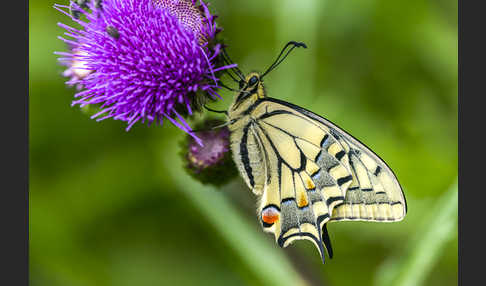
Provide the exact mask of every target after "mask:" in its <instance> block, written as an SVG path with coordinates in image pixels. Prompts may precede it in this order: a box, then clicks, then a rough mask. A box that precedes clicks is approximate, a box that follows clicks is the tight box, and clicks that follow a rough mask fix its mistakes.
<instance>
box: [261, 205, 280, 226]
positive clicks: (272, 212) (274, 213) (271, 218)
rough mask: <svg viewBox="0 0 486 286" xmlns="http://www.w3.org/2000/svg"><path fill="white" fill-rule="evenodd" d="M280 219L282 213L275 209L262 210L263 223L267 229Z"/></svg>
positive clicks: (271, 207) (270, 207) (272, 207)
mask: <svg viewBox="0 0 486 286" xmlns="http://www.w3.org/2000/svg"><path fill="white" fill-rule="evenodd" d="M279 218H280V211H279V210H278V209H277V208H276V207H274V206H269V207H266V208H265V209H264V210H262V221H263V225H264V226H266V227H269V226H271V225H272V224H274V223H275V222H276V221H278V219H279Z"/></svg>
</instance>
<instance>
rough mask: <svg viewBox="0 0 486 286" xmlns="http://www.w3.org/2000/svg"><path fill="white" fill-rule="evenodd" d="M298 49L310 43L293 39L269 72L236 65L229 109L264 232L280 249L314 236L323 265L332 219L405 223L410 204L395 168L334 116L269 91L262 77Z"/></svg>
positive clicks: (236, 154) (238, 157) (240, 163)
mask: <svg viewBox="0 0 486 286" xmlns="http://www.w3.org/2000/svg"><path fill="white" fill-rule="evenodd" d="M289 47H290V49H288V48H289ZM296 47H304V48H306V46H305V44H304V43H299V42H293V41H292V42H289V43H288V44H287V45H286V46H285V47H284V48H283V49H282V52H281V53H280V55H279V56H278V57H277V60H276V61H275V62H274V63H273V64H272V65H271V66H270V67H269V68H268V69H267V71H266V72H264V73H258V72H252V73H249V74H248V75H246V76H245V75H244V74H243V73H242V72H241V70H239V69H238V68H235V69H234V70H233V72H234V73H235V74H236V75H237V76H238V77H239V78H240V79H239V80H237V79H235V78H234V76H232V78H233V79H234V80H237V81H238V83H239V87H240V88H239V90H237V91H238V92H237V94H236V96H235V98H234V101H233V103H232V104H231V105H230V107H229V109H228V110H227V111H226V112H225V113H226V114H227V117H228V122H227V125H228V128H229V130H230V134H231V135H230V144H231V150H232V156H233V159H234V162H235V163H236V166H237V167H238V170H239V172H240V174H241V176H242V177H243V179H244V181H245V182H246V184H247V185H248V187H249V188H250V189H251V190H252V191H253V193H254V194H255V195H256V196H257V197H258V199H259V202H258V210H257V214H258V217H259V220H260V223H261V225H262V227H263V230H264V231H265V232H270V233H273V234H274V236H275V240H276V242H277V243H278V245H279V246H280V247H286V246H288V245H289V244H291V243H292V242H294V241H296V240H301V239H305V240H310V241H311V242H313V243H314V245H315V246H316V247H317V249H318V251H319V254H320V256H321V259H322V262H323V263H324V248H325V249H326V250H327V253H328V256H329V257H330V258H332V256H333V251H332V247H331V242H330V238H329V234H328V231H327V227H326V224H327V223H330V222H335V221H376V222H394V221H400V220H402V219H403V218H404V216H405V214H406V212H407V204H406V200H405V196H404V194H403V191H402V188H401V186H400V184H399V182H398V180H397V178H396V176H395V175H394V173H393V171H392V170H391V169H390V168H389V167H388V166H387V164H386V163H385V162H384V161H383V160H382V159H380V157H378V156H377V155H376V154H375V153H374V152H373V151H371V150H370V149H369V148H368V147H366V146H365V145H364V144H362V143H361V142H360V141H358V140H357V139H355V138H354V137H353V136H351V135H350V134H348V133H346V132H345V131H344V130H343V129H341V128H339V127H338V126H337V125H335V124H333V123H332V122H330V121H329V120H327V119H325V118H323V117H321V116H319V115H317V114H315V113H313V112H311V111H309V110H307V109H305V108H302V107H299V106H297V105H294V104H292V103H289V102H286V101H283V100H279V99H276V98H271V97H268V96H267V95H266V92H265V89H264V84H263V78H264V77H265V75H266V74H268V73H269V72H270V71H271V70H273V69H274V68H275V67H277V66H278V65H279V64H280V63H281V62H282V61H283V60H284V59H285V57H287V55H288V54H289V53H290V52H291V51H292V50H293V49H294V48H296ZM285 51H287V53H286V54H285V55H284V52H285ZM224 54H225V61H226V62H231V59H230V58H229V56H227V53H226V52H224ZM230 75H231V74H230Z"/></svg>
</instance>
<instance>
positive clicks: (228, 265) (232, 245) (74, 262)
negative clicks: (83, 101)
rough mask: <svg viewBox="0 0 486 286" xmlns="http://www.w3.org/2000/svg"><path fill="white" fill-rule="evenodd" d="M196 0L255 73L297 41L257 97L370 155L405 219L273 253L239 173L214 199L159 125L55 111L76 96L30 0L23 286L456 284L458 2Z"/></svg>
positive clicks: (340, 227) (339, 227)
mask: <svg viewBox="0 0 486 286" xmlns="http://www.w3.org/2000/svg"><path fill="white" fill-rule="evenodd" d="M66 2H67V1H66ZM211 3H212V5H211V9H213V10H214V11H217V13H218V14H219V16H220V17H219V18H218V20H219V24H220V25H221V26H222V27H223V28H224V31H223V34H222V35H223V37H224V38H225V40H226V42H227V43H228V44H229V47H228V52H229V53H230V54H231V56H232V58H233V59H234V60H235V61H237V62H238V63H239V64H240V67H241V69H242V70H243V71H245V72H249V71H251V70H255V69H256V70H260V71H261V70H264V69H265V68H266V67H267V66H268V65H269V64H270V63H271V62H272V61H273V60H274V58H275V57H276V55H277V52H278V51H279V50H280V49H281V47H282V46H283V45H284V44H285V43H286V42H287V41H289V40H296V41H303V42H305V43H306V44H307V45H308V46H309V48H308V49H305V50H300V49H299V50H296V51H295V52H294V53H293V54H292V55H291V56H290V57H289V58H288V59H287V60H286V61H285V62H284V63H283V64H282V65H281V66H279V68H278V69H276V70H275V71H273V72H272V73H271V74H270V75H268V77H267V78H266V79H265V84H266V88H267V92H268V93H269V95H270V96H272V97H276V98H280V99H283V100H287V101H290V102H292V103H295V104H297V105H301V106H303V107H305V108H308V109H311V110H313V111H315V112H316V113H318V114H320V115H322V116H324V117H326V118H328V119H329V120H331V121H333V122H334V123H336V124H338V125H339V126H340V127H342V128H343V129H345V130H347V131H348V132H350V133H351V134H353V135H354V136H355V137H357V138H359V139H360V140H361V141H362V142H364V143H365V144H366V145H367V146H369V147H371V148H372V149H373V150H375V151H376V152H377V153H378V154H379V155H380V156H381V157H382V158H384V159H385V161H386V162H387V163H388V164H389V165H390V167H391V168H392V169H393V170H394V171H395V173H396V174H397V177H398V179H399V180H400V182H401V184H402V186H403V188H404V191H405V194H406V197H407V202H408V209H409V213H408V214H407V217H406V218H405V220H404V221H403V222H400V223H393V224H379V223H364V222H347V223H345V222H343V223H335V224H330V226H329V228H328V229H329V231H330V235H331V239H332V241H333V247H334V252H335V257H334V258H333V259H332V260H327V262H326V264H325V265H322V264H321V262H320V258H319V255H318V254H317V253H316V250H315V248H314V246H313V245H311V244H310V243H309V242H308V241H299V242H296V243H295V244H293V245H291V246H290V247H288V248H286V249H280V248H279V247H278V246H277V245H276V244H275V243H274V241H273V237H271V236H270V235H268V234H265V233H263V231H262V230H261V228H260V226H259V223H258V220H257V218H256V216H255V197H254V195H253V194H252V193H251V191H250V190H248V189H247V187H246V185H245V184H244V183H243V182H242V181H241V179H239V178H238V179H235V180H233V181H231V182H230V183H228V184H227V185H225V186H223V187H221V188H219V189H218V190H212V189H211V188H209V187H206V186H202V185H200V184H198V183H196V182H195V181H193V180H191V179H188V177H187V175H186V174H185V172H184V170H183V167H182V161H181V159H180V158H179V157H178V156H176V154H177V153H178V152H180V150H179V149H178V148H179V147H178V142H181V141H182V138H183V137H184V134H182V132H180V131H179V130H178V129H177V128H174V127H172V126H171V125H170V123H167V124H165V125H164V126H163V127H157V126H151V127H150V128H147V127H146V126H143V125H135V126H134V128H133V130H131V131H130V132H128V133H127V132H125V130H124V129H125V124H124V123H123V122H118V121H113V120H107V121H103V122H96V121H94V120H91V119H89V116H88V115H87V114H86V113H88V114H89V113H91V112H92V110H88V111H82V110H80V109H79V108H77V107H75V108H72V107H70V103H71V101H72V99H73V96H72V95H73V94H74V92H75V90H74V89H69V88H66V87H65V86H64V81H65V79H64V78H62V76H61V73H62V71H63V67H62V66H60V65H58V64H57V63H56V56H55V55H53V52H54V51H61V50H65V46H64V44H63V43H62V42H61V41H60V40H58V39H57V38H56V37H57V36H58V35H61V34H62V33H63V30H62V29H60V28H58V27H57V26H56V23H57V22H64V23H66V22H68V19H67V18H66V17H65V16H63V15H61V14H60V13H59V12H57V11H55V10H54V9H53V8H52V6H51V5H52V3H47V2H45V1H38V0H34V1H30V2H29V5H30V6H29V13H30V15H29V25H30V27H29V28H30V31H29V33H30V34H29V40H30V50H29V56H30V57H29V78H30V86H29V89H30V95H29V96H30V97H29V100H30V108H29V120H30V134H29V137H30V153H29V155H30V173H29V174H30V195H29V196H30V221H29V222H30V268H31V275H30V277H31V284H32V285H33V286H36V285H49V286H56V285H62V286H71V285H73V286H74V285H83V286H85V285H116V286H123V285H173V284H176V283H177V284H179V285H228V284H231V285H271V284H275V283H277V282H278V281H287V282H289V284H293V283H292V282H293V281H300V282H299V283H302V284H310V285H314V284H315V285H343V286H345V285H356V284H357V283H359V284H360V285H419V283H422V285H455V284H456V281H457V231H456V229H457V217H456V211H457V210H456V208H455V207H456V206H457V203H456V202H457V201H456V200H457V187H456V188H454V184H455V180H456V177H457V139H458V137H457V5H456V4H457V3H456V2H454V1H450V0H446V1H419V0H408V1H404V0H401V1H400V0H399V1H385V0H371V1H361V0H350V1H321V0H306V1H294V0H283V1H282V0H273V1H257V0H248V1H223V0H212V1H211ZM227 82H229V81H228V80H227ZM222 95H223V98H224V100H223V101H222V102H218V103H214V104H211V105H210V106H211V107H212V108H214V109H224V108H226V107H227V106H228V105H229V103H230V101H231V100H232V94H231V93H230V92H223V93H222ZM451 185H452V186H453V187H450V186H451ZM304 281H305V283H304ZM410 281H412V282H410ZM279 283H280V282H279ZM380 283H381V284H380ZM407 283H408V284H407ZM410 283H412V284H410Z"/></svg>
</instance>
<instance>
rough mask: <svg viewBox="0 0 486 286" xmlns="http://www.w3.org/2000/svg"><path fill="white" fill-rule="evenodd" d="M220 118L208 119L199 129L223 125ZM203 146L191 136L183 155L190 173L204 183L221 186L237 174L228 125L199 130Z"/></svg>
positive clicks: (198, 133) (198, 134)
mask: <svg viewBox="0 0 486 286" xmlns="http://www.w3.org/2000/svg"><path fill="white" fill-rule="evenodd" d="M222 123H224V122H222V121H220V120H206V121H205V122H203V123H202V124H201V125H199V126H198V129H200V128H201V129H209V128H212V127H215V126H218V125H221V124H222ZM197 136H198V137H199V138H200V139H201V140H202V142H203V146H201V145H199V144H197V143H196V141H195V140H194V138H192V137H189V136H188V138H187V141H186V143H185V145H186V146H185V148H183V150H185V151H184V152H183V153H182V155H183V156H184V159H185V160H186V169H187V170H188V173H189V174H190V175H191V176H192V177H194V178H195V179H197V180H198V181H200V182H201V183H204V184H207V183H209V184H213V185H216V186H220V185H222V184H224V183H226V182H227V181H228V180H229V179H231V178H233V177H234V176H236V174H237V171H236V168H235V165H234V162H233V160H232V158H231V152H230V140H229V139H230V132H229V129H228V128H227V127H222V128H218V129H213V130H206V131H198V132H197Z"/></svg>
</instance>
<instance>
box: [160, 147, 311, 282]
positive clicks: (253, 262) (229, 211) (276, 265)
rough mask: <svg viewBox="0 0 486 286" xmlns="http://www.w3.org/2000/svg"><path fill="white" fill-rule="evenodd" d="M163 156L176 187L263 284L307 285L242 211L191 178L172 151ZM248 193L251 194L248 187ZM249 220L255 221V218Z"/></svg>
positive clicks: (211, 189) (218, 193)
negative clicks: (247, 219)
mask: <svg viewBox="0 0 486 286" xmlns="http://www.w3.org/2000/svg"><path fill="white" fill-rule="evenodd" d="M171 147H173V148H176V147H177V146H171ZM161 149H164V150H167V149H166V148H161ZM172 150H174V149H172ZM174 153H175V152H174ZM164 157H165V158H164V159H165V160H163V162H162V164H164V165H165V166H171V167H170V168H164V169H167V170H168V172H169V176H170V177H171V178H173V181H174V184H175V186H176V187H177V189H178V190H179V191H181V192H182V193H183V194H184V196H186V197H187V198H188V199H189V200H190V201H191V203H192V204H193V205H194V206H195V207H196V208H197V209H198V210H199V211H200V212H201V213H202V214H203V216H204V217H205V218H206V219H207V220H208V221H209V222H210V223H211V224H212V225H213V226H214V228H215V229H216V230H217V231H218V232H219V233H220V234H221V236H222V237H223V239H224V240H226V242H227V243H228V245H229V246H230V247H231V248H232V250H233V251H234V252H235V253H236V254H237V255H238V256H239V257H240V258H241V260H242V261H243V262H244V263H245V264H246V265H247V267H248V269H250V270H251V271H253V273H254V274H255V276H256V277H258V278H259V279H260V281H262V284H263V285H307V283H306V282H305V281H304V279H303V278H301V277H300V276H299V274H298V273H297V272H296V271H295V270H294V269H293V267H292V265H291V264H290V262H289V261H288V259H287V257H286V256H285V255H284V253H283V252H282V251H280V249H278V248H276V247H275V246H274V245H272V241H271V240H270V239H268V237H265V236H264V235H263V233H257V232H256V230H257V229H258V228H257V227H255V225H252V224H251V223H249V222H248V221H246V219H245V216H244V214H242V213H240V212H239V211H238V210H237V208H235V207H234V206H233V205H232V204H231V202H230V201H229V200H228V199H227V197H226V196H225V194H224V193H221V192H218V191H217V190H215V189H214V187H211V186H205V185H201V184H200V183H198V182H196V181H194V180H193V179H192V178H191V177H190V176H189V175H188V174H186V173H185V172H184V171H183V170H184V168H183V166H182V164H181V160H180V157H177V155H176V154H171V155H170V156H168V154H167V153H164ZM174 162H178V164H174ZM248 195H249V196H251V195H252V194H251V191H250V190H248ZM253 223H254V224H257V223H258V222H257V220H256V218H255V221H254V222H253ZM262 232H263V231H262Z"/></svg>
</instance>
